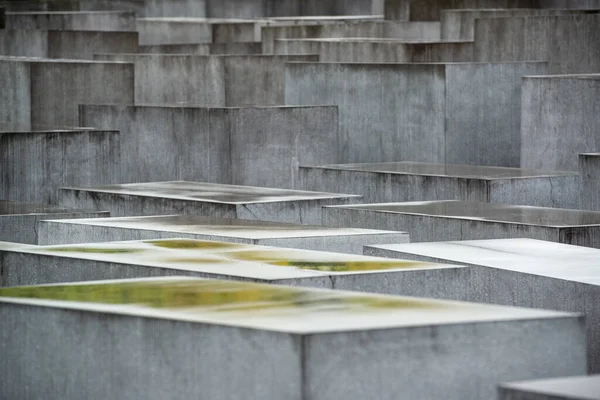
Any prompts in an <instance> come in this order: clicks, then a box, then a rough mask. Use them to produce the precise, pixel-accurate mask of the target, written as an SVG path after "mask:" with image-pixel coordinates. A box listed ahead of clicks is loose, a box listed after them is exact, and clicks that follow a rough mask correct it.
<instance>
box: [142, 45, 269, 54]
mask: <svg viewBox="0 0 600 400" xmlns="http://www.w3.org/2000/svg"><path fill="white" fill-rule="evenodd" d="M138 52H139V53H140V54H195V55H202V56H208V55H226V54H229V55H241V54H247V55H250V54H261V53H262V49H261V44H260V43H251V42H239V43H200V44H159V45H151V46H140V47H139V49H138Z"/></svg>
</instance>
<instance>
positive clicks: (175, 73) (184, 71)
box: [95, 54, 318, 107]
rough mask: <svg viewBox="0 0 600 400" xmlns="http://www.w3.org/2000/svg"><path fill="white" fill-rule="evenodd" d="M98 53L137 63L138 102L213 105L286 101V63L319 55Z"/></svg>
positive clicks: (251, 104)
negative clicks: (249, 83)
mask: <svg viewBox="0 0 600 400" xmlns="http://www.w3.org/2000/svg"><path fill="white" fill-rule="evenodd" d="M95 59H97V60H105V61H125V62H133V63H134V65H135V103H136V104H162V103H191V104H198V105H204V106H213V107H229V106H238V107H239V106H254V105H281V104H284V67H285V63H286V62H289V61H317V60H318V58H317V56H314V55H303V56H298V55H296V56H277V55H237V56H236V55H231V56H223V55H219V56H197V55H182V54H180V55H161V54H96V55H95ZM182 77H185V79H182ZM248 82H253V84H252V85H248Z"/></svg>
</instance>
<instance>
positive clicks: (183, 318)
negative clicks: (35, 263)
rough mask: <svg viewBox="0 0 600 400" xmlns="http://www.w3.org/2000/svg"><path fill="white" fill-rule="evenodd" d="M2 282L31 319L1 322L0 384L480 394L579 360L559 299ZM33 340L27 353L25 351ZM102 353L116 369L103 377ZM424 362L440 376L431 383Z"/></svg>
mask: <svg viewBox="0 0 600 400" xmlns="http://www.w3.org/2000/svg"><path fill="white" fill-rule="evenodd" d="M0 296H1V297H0V299H1V300H0V317H1V318H2V320H3V321H7V322H8V323H10V324H9V325H7V326H9V327H23V326H29V327H31V329H26V330H23V329H16V328H15V329H12V328H10V329H3V330H2V331H0V341H1V342H2V343H3V348H4V354H5V355H6V356H5V357H2V361H0V368H1V371H2V374H3V375H4V376H6V378H7V379H6V382H7V383H6V384H4V385H2V388H1V389H0V394H2V396H3V397H8V398H21V397H24V396H29V395H32V396H35V397H37V396H47V395H48V394H51V395H53V396H58V397H61V398H65V399H75V398H81V396H84V397H86V398H89V399H103V398H107V397H113V398H114V397H119V396H140V395H141V396H143V397H144V398H148V399H162V398H165V397H170V396H173V395H175V396H177V397H181V396H184V397H185V396H190V395H191V396H194V397H204V396H209V397H211V398H221V399H236V398H240V397H252V398H301V397H302V396H303V394H304V395H306V396H309V397H310V398H312V399H315V400H321V399H327V398H330V394H331V393H337V394H339V395H340V396H343V397H344V398H347V399H349V400H354V399H364V398H366V397H369V396H376V397H377V398H391V397H394V398H399V399H413V398H441V397H443V398H446V399H465V398H474V397H477V396H479V395H483V396H485V397H486V398H491V397H493V395H494V393H495V385H496V384H497V382H499V381H506V380H515V379H523V377H526V378H524V379H536V378H540V377H548V376H557V375H561V374H562V375H568V374H582V373H584V368H585V366H584V362H585V360H584V358H585V349H584V343H583V341H584V336H583V332H582V324H583V321H582V319H581V318H580V317H578V316H577V315H574V314H567V313H559V312H549V311H539V310H529V309H518V308H507V307H498V306H482V305H477V304H471V303H458V302H444V301H439V300H438V301H436V300H427V299H421V298H411V297H390V296H382V295H372V294H370V295H367V294H359V293H352V292H338V291H335V292H334V291H329V290H316V289H301V288H289V287H282V286H272V285H258V284H251V283H244V282H223V281H215V280H204V279H185V278H181V277H173V278H170V279H165V278H161V279H144V280H128V281H116V282H115V281H110V282H106V281H103V282H86V283H81V284H76V285H64V284H63V285H52V286H36V287H28V288H27V287H25V288H10V289H2V290H0ZM149 299H152V301H149ZM298 302H300V303H298ZM298 304H300V305H301V306H299V305H298ZM57 326H61V327H63V328H64V327H73V329H58V328H55V327H57ZM75 327H76V329H75ZM432 332H435V334H432ZM198 337H202V340H198ZM457 337H460V338H461V340H457ZM32 342H34V343H38V344H39V345H40V349H39V350H38V351H37V352H36V359H37V360H38V361H37V362H33V360H29V359H27V358H24V356H23V355H24V354H29V352H28V351H26V349H27V348H29V346H30V343H32ZM415 343H418V344H419V351H417V352H415ZM490 343H493V344H494V345H493V346H490ZM67 347H68V348H71V349H72V348H77V349H82V351H64V349H65V348H67ZM482 348H486V351H481V349H482ZM439 349H444V353H443V356H440V354H439ZM84 350H85V351H84ZM8 360H11V362H10V363H9V362H8ZM159 360H160V361H159ZM240 360H254V361H253V362H240ZM407 362H410V365H413V366H414V368H409V369H407V368H406V363H407ZM457 363H458V364H459V365H461V366H462V367H461V368H455V366H456V365H457ZM139 365H154V366H155V367H154V368H139ZM105 366H109V368H108V371H110V374H111V376H112V374H114V375H115V376H127V379H125V380H122V381H121V383H120V384H119V385H106V380H105V379H98V377H101V376H103V374H106V373H107V368H106V367H105ZM217 366H218V367H217ZM56 368H60V370H61V371H65V373H64V374H59V375H58V376H55V377H52V376H51V374H42V375H41V377H39V378H38V379H30V378H29V377H31V376H33V375H36V374H37V373H38V371H50V370H53V369H56ZM331 370H335V371H336V373H335V374H333V375H328V374H327V371H331ZM424 370H425V371H430V370H440V371H442V370H443V371H446V372H445V374H446V375H447V376H448V379H444V380H442V381H441V382H440V384H436V385H431V384H430V381H429V378H428V377H425V376H424V375H423V373H422V371H424ZM365 371H370V373H368V374H365ZM74 374H75V375H77V376H81V377H82V379H78V380H76V381H75V382H74V383H73V382H70V379H69V377H72V376H73V375H74ZM375 374H376V376H380V377H382V378H383V379H382V380H381V381H380V382H377V383H376V382H375V379H374V376H375ZM92 376H94V377H96V379H84V378H83V377H92ZM324 376H327V377H328V379H325V380H324V379H323V377H324ZM474 376H476V378H474ZM106 379H108V377H107V378H106ZM88 380H89V381H90V382H89V383H88ZM26 382H27V383H28V384H25V383H26ZM84 382H85V383H84ZM67 385H68V387H69V391H68V392H67V391H66V390H63V389H62V388H64V387H67ZM399 393H400V395H399Z"/></svg>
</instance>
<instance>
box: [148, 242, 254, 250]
mask: <svg viewBox="0 0 600 400" xmlns="http://www.w3.org/2000/svg"><path fill="white" fill-rule="evenodd" d="M144 243H148V244H151V245H153V246H156V247H162V248H165V249H177V250H211V249H223V248H233V247H240V246H243V245H240V244H236V243H225V242H215V241H210V240H194V239H174V240H172V239H164V240H146V241H144Z"/></svg>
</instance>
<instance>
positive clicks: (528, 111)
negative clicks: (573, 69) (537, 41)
mask: <svg viewBox="0 0 600 400" xmlns="http://www.w3.org/2000/svg"><path fill="white" fill-rule="evenodd" d="M522 96H523V99H522V114H521V166H522V167H524V168H536V169H555V170H571V171H576V170H577V169H578V160H577V157H578V154H579V153H584V152H590V151H591V152H594V151H598V150H600V136H599V135H598V129H597V127H598V118H599V116H600V102H598V101H597V99H598V97H599V96H600V74H596V75H584V76H578V75H561V76H536V77H525V78H524V79H523V86H522Z"/></svg>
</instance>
